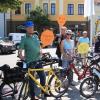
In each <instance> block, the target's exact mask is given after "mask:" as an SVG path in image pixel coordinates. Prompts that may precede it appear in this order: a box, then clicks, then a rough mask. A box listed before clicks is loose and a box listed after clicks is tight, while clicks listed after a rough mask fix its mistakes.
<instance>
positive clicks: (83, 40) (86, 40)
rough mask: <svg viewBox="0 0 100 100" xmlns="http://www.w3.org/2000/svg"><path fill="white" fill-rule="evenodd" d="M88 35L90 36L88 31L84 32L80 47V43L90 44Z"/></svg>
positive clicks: (79, 41) (80, 39) (79, 40)
mask: <svg viewBox="0 0 100 100" xmlns="http://www.w3.org/2000/svg"><path fill="white" fill-rule="evenodd" d="M87 35H88V33H87V31H83V36H82V37H80V38H79V39H78V45H79V44H80V43H88V44H89V38H88V37H87Z"/></svg>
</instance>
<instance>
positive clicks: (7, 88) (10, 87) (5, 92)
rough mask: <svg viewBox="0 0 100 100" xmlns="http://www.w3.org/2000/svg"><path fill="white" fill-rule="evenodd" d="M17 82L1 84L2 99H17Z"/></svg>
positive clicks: (0, 95)
mask: <svg viewBox="0 0 100 100" xmlns="http://www.w3.org/2000/svg"><path fill="white" fill-rule="evenodd" d="M15 84H16V83H10V84H6V83H2V84H1V86H0V100H5V99H7V100H15V95H16V94H17V93H18V90H17V87H16V86H15Z"/></svg>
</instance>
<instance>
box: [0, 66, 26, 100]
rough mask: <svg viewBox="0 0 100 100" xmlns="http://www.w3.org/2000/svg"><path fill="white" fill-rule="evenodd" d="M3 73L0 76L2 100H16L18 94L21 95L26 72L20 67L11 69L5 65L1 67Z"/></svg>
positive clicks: (0, 96) (0, 95)
mask: <svg viewBox="0 0 100 100" xmlns="http://www.w3.org/2000/svg"><path fill="white" fill-rule="evenodd" d="M0 70H1V71H2V73H1V75H0V81H1V82H2V83H1V85H0V100H4V99H5V98H8V99H10V100H13V99H14V100H15V98H16V96H15V95H16V94H18V93H19V91H20V88H21V86H22V82H21V81H22V79H23V78H24V72H22V70H21V69H20V68H18V67H15V68H12V69H10V66H9V65H7V64H5V65H3V66H1V67H0ZM15 72H16V73H15Z"/></svg>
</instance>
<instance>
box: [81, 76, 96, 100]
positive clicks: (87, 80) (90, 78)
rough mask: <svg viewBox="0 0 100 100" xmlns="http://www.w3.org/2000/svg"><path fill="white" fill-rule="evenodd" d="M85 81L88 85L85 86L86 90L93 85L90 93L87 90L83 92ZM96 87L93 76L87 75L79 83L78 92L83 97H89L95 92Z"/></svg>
mask: <svg viewBox="0 0 100 100" xmlns="http://www.w3.org/2000/svg"><path fill="white" fill-rule="evenodd" d="M85 83H86V84H87V85H88V86H87V87H86V88H87V90H88V91H89V89H91V88H92V87H94V90H92V91H91V92H92V93H91V94H88V93H87V92H84V88H83V86H84V84H85ZM86 88H85V89H86ZM97 88H98V85H97V84H96V81H95V80H94V79H93V77H88V78H86V79H84V80H83V82H82V83H81V85H80V94H81V95H82V96H83V97H85V98H90V97H92V96H93V95H94V94H95V93H96V91H97Z"/></svg>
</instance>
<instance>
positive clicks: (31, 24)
mask: <svg viewBox="0 0 100 100" xmlns="http://www.w3.org/2000/svg"><path fill="white" fill-rule="evenodd" d="M24 26H25V27H32V26H34V23H33V22H32V21H26V22H25V23H24Z"/></svg>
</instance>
